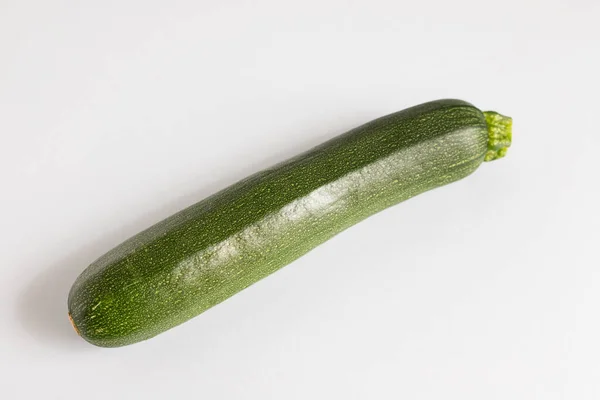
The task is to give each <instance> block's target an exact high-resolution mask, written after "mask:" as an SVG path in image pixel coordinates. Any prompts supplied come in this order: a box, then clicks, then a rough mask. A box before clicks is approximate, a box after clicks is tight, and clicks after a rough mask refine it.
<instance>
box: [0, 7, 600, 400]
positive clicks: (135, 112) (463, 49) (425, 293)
mask: <svg viewBox="0 0 600 400" xmlns="http://www.w3.org/2000/svg"><path fill="white" fill-rule="evenodd" d="M599 19H600V3H599V2H598V1H596V0H562V1H557V0H539V1H538V0H503V1H494V2H490V1H482V0H455V1H442V0H439V1H432V0H430V1H398V0H389V1H384V0H370V1H350V0H346V1H341V0H328V1H324V0H304V1H298V2H286V1H276V0H270V1H266V0H263V1H242V0H222V1H216V0H212V1H192V0H188V1H166V0H165V1H148V0H144V1H142V0H137V1H135V0H119V1H116V0H115V1H106V0H105V1H101V2H98V1H60V0H59V1H41V0H39V1H33V0H18V1H17V0H12V1H7V0H4V1H1V2H0V135H1V141H0V191H1V196H0V204H1V207H0V221H1V225H0V226H1V227H0V243H1V247H0V296H1V298H0V299H1V301H0V339H1V340H0V370H1V371H0V377H1V378H0V381H1V382H2V384H1V385H0V397H1V398H3V399H21V398H23V399H39V398H44V399H90V400H91V399H141V398H143V399H176V398H198V399H337V398H339V399H436V400H437V399H460V400H465V399H473V400H475V399H477V400H481V399H485V400H489V399H511V400H517V399H524V400H525V399H527V400H531V399H545V400H554V399H573V400H587V399H596V400H597V399H598V398H599V397H600V339H599V338H600V321H599V316H600V262H599V261H598V257H597V254H598V245H599V243H598V242H599V228H600V219H599V217H598V214H599V213H598V206H599V204H600V196H599V191H598V183H599V177H598V173H599V172H600V171H599V168H598V149H599V148H600V132H599V131H598V130H599V127H598V126H599V124H598V119H599V118H600V117H599V113H600V108H599V106H600V104H599V101H598V99H599V97H598V96H599V95H598V93H599V92H600V78H599V77H600V75H599V74H600V72H599V71H600V27H599V24H598V20H599ZM446 97H453V98H460V99H464V100H467V101H470V102H472V103H474V104H475V105H477V106H478V107H480V108H482V109H485V110H487V109H494V110H497V111H500V112H502V113H505V114H508V115H511V116H512V117H513V118H514V142H513V147H512V148H511V150H510V151H509V154H508V156H507V157H506V158H505V159H503V160H499V161H495V162H493V163H486V164H484V165H482V166H481V168H480V169H479V170H478V171H477V172H476V173H475V174H474V175H472V176H470V177H468V178H467V179H465V180H463V181H460V182H457V183H455V184H452V185H450V186H447V187H444V188H441V189H438V190H435V191H433V192H430V193H426V194H423V195H421V196H419V197H418V198H415V199H412V200H410V201H408V202H406V203H403V204H401V205H399V206H396V207H394V208H392V209H390V210H387V211H385V212H383V213H380V214H378V215H376V216H374V217H372V218H370V219H368V220H367V221H365V222H363V223H361V224H359V225H358V226H356V227H354V228H352V229H350V230H348V231H346V232H344V233H343V234H341V235H339V236H337V237H336V238H334V239H333V240H331V241H330V242H328V243H326V244H325V245H323V246H321V247H319V248H318V249H316V250H315V251H313V252H311V253H310V254H308V255H307V256H305V257H303V258H302V259H300V260H299V261H297V262H294V263H293V264H291V265H290V266H288V267H286V268H284V269H282V270H281V271H279V272H278V273H276V274H274V275H272V276H271V277H269V278H267V279H265V280H263V281H261V282H259V283H258V284H256V285H254V286H252V287H251V288H250V289H248V290H246V291H244V292H243V293H241V294H238V295H236V296H235V297H233V298H231V299H230V300H228V301H226V302H225V303H223V304H221V305H219V306H217V307H215V308H213V309H211V310H209V311H208V312H206V313H205V314H203V315H202V316H200V317H198V318H196V319H194V320H193V321H190V322H188V323H186V324H184V325H182V326H180V327H178V328H176V329H174V330H171V331H169V332H167V333H165V334H163V335H160V336H158V337H156V338H154V339H152V340H150V341H147V342H144V343H141V344H137V345H133V346H130V347H124V348H118V349H101V348H96V347H93V346H91V345H89V344H87V343H86V342H84V341H83V340H81V339H80V338H79V337H77V335H76V334H75V333H74V332H73V330H72V328H71V326H70V324H69V322H68V320H67V309H66V298H67V293H68V290H69V288H70V286H71V284H72V282H73V280H74V279H75V278H76V276H77V275H78V274H79V273H80V272H81V271H82V270H83V269H84V268H85V267H86V266H87V265H88V264H89V263H90V262H92V261H93V260H94V259H96V258H97V257H98V256H100V255H102V254H103V253H104V252H105V251H107V250H109V249H110V248H112V247H113V246H115V245H117V244H119V243H120V242H121V241H123V240H124V239H126V238H128V237H130V236H131V235H133V234H135V233H137V232H138V231H140V230H142V229H144V228H146V227H148V226H149V225H151V224H153V223H154V222H157V221H159V220H161V219H162V218H164V217H167V216H169V215H170V214H172V213H174V212H175V211H177V210H180V209H181V208H183V207H185V206H188V205H190V204H192V203H194V202H196V201H198V200H200V199H202V198H204V197H205V196H207V195H208V194H210V193H213V192H215V191H216V190H218V189H220V188H223V187H225V186H227V185H229V184H232V183H234V182H235V181H237V180H238V179H241V178H243V177H244V176H246V175H248V174H250V173H252V172H255V171H257V170H260V169H261V168H264V167H267V166H270V165H271V164H273V163H275V162H277V161H280V160H284V159H286V158H287V157H289V156H291V155H294V154H296V153H298V152H300V151H303V150H306V149H308V148H310V147H312V146H314V145H316V144H318V143H320V142H322V141H324V140H325V139H327V138H330V137H333V136H335V135H337V134H340V133H342V132H345V131H346V130H348V129H350V128H352V127H354V126H356V125H359V124H361V123H364V122H366V121H369V120H371V119H373V118H376V117H379V116H381V115H384V114H386V113H390V112H394V111H397V110H400V109H403V108H406V107H408V106H412V105H415V104H419V103H421V102H425V101H429V100H434V99H438V98H446Z"/></svg>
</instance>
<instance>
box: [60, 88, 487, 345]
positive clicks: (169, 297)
mask: <svg viewBox="0 0 600 400" xmlns="http://www.w3.org/2000/svg"><path fill="white" fill-rule="evenodd" d="M487 152H488V125H487V123H486V118H485V116H484V113H482V112H481V111H480V110H479V109H477V108H475V107H474V106H472V105H471V104H469V103H466V102H463V101H460V100H438V101H434V102H429V103H425V104H422V105H419V106H415V107H412V108H409V109H406V110H404V111H400V112H397V113H394V114H390V115H387V116H384V117H382V118H379V119H376V120H374V121H372V122H369V123H367V124H365V125H362V126H360V127H358V128H355V129H353V130H351V131H349V132H347V133H345V134H342V135H340V136H338V137H335V138H333V139H331V140H329V141H327V142H325V143H323V144H321V145H319V146H317V147H315V148H313V149H311V150H309V151H307V152H305V153H303V154H300V155H298V156H296V157H294V158H292V159H290V160H287V161H284V162H282V163H280V164H278V165H275V166H273V167H271V168H269V169H266V170H263V171H261V172H258V173H256V174H254V175H252V176H250V177H248V178H246V179H244V180H242V181H240V182H237V183H235V184H233V185H232V186H230V187H228V188H226V189H224V190H222V191H220V192H218V193H216V194H214V195H212V196H210V197H208V198H206V199H204V200H202V201H200V202H199V203H196V204H194V205H192V206H191V207H189V208H187V209H184V210H182V211H180V212H178V213H177V214H175V215H173V216H171V217H169V218H167V219H165V220H163V221H161V222H159V223H157V224H156V225H154V226H152V227H150V228H149V229H147V230H145V231H143V232H141V233H139V234H138V235H136V236H134V237H132V238H130V239H129V240H127V241H126V242H124V243H122V244H121V245H119V246H117V247H116V248H114V249H113V250H111V251H109V252H108V253H106V254H105V255H103V256H102V257H100V258H99V259H98V260H96V261H95V262H93V263H92V264H91V265H90V266H89V267H88V268H87V269H85V270H84V271H83V273H82V274H81V275H80V276H79V277H78V278H77V280H76V281H75V283H74V284H73V287H72V288H71V291H70V293H69V298H68V308H69V316H70V318H71V321H72V323H73V326H74V327H75V329H76V330H77V332H78V333H79V334H80V335H81V336H82V337H83V338H84V339H85V340H87V341H88V342H90V343H92V344H94V345H97V346H102V347H118V346H124V345H129V344H132V343H136V342H139V341H142V340H146V339H148V338H151V337H153V336H155V335H157V334H159V333H161V332H164V331H166V330H168V329H170V328H172V327H174V326H176V325H179V324H181V323H183V322H185V321H187V320H189V319H190V318H193V317H195V316H197V315H198V314H200V313H202V312H203V311H205V310H207V309H208V308H210V307H212V306H214V305H216V304H218V303H220V302H222V301H223V300H225V299H227V298H229V297H230V296H232V295H234V294H236V293H237V292H239V291H241V290H243V289H244V288H246V287H248V286H250V285H251V284H253V283H255V282H257V281H258V280H260V279H262V278H264V277H266V276H268V275H269V274H271V273H273V272H274V271H276V270H278V269H279V268H281V267H283V266H285V265H286V264H289V263H290V262H292V261H293V260H295V259H297V258H298V257H300V256H302V255H303V254H305V253H307V252H308V251H310V250H311V249H313V248H314V247H316V246H317V245H319V244H321V243H323V242H325V241H326V240H328V239H330V238H331V237H333V236H335V235H336V234H338V233H340V232H341V231H343V230H345V229H346V228H348V227H350V226H352V225H354V224H356V223H357V222H359V221H361V220H363V219H365V218H366V217H368V216H370V215H372V214H375V213H377V212H379V211H381V210H384V209H385V208H388V207H390V206H392V205H394V204H397V203H399V202H401V201H404V200H406V199H408V198H410V197H413V196H415V195H417V194H419V193H422V192H425V191H427V190H430V189H434V188H436V187H439V186H442V185H445V184H448V183H451V182H454V181H456V180H459V179H461V178H464V177H466V176H467V175H469V174H471V173H472V172H473V171H475V169H477V167H478V166H479V165H480V164H481V163H482V162H483V161H484V158H485V157H486V153H487Z"/></svg>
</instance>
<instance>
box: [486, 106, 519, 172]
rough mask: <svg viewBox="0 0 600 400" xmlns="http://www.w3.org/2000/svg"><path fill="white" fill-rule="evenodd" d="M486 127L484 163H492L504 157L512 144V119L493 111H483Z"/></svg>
mask: <svg viewBox="0 0 600 400" xmlns="http://www.w3.org/2000/svg"><path fill="white" fill-rule="evenodd" d="M483 115H484V116H485V121H486V122H487V126H488V150H487V153H485V158H484V161H493V160H495V159H497V158H502V157H504V156H505V155H506V152H507V151H508V148H509V147H510V144H511V142H512V118H511V117H507V116H505V115H502V114H498V113H497V112H495V111H484V113H483Z"/></svg>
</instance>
